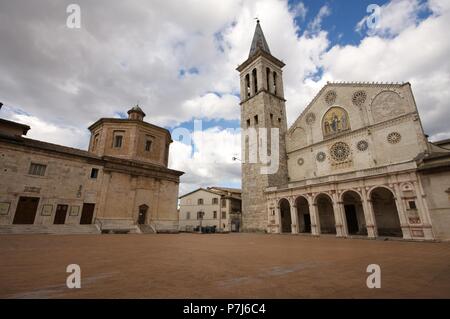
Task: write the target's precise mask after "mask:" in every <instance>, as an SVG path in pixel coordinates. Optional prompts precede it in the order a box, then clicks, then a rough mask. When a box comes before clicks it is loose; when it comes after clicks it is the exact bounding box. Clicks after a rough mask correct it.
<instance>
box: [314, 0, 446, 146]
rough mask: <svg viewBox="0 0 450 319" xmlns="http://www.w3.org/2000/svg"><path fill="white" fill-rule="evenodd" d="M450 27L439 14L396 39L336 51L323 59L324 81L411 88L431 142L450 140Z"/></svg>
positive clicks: (371, 39) (369, 40) (442, 13)
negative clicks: (442, 138)
mask: <svg viewBox="0 0 450 319" xmlns="http://www.w3.org/2000/svg"><path fill="white" fill-rule="evenodd" d="M397 2H398V1H395V3H397ZM388 6H389V4H388ZM391 8H397V9H398V10H401V9H402V8H403V7H402V6H400V5H399V6H397V7H394V6H391ZM416 8H417V9H416V10H421V9H419V8H418V7H416ZM435 8H439V7H438V6H437V5H435ZM391 14H392V15H395V13H391ZM416 14H417V12H416ZM449 25H450V13H449V11H440V12H439V14H435V15H432V16H430V17H429V18H427V19H426V20H424V21H422V22H420V23H419V24H418V25H410V26H409V27H407V28H406V29H404V30H403V31H401V32H400V33H399V34H398V35H397V36H396V37H394V38H383V37H380V36H373V37H366V38H365V39H363V40H362V41H361V43H360V44H359V45H358V46H352V45H347V46H343V47H341V46H335V47H333V48H332V49H331V50H329V52H327V53H326V54H324V55H323V59H322V64H323V66H324V69H325V74H324V76H326V77H328V78H330V79H333V80H346V81H380V82H382V81H389V82H391V81H398V82H403V81H408V82H411V85H412V90H413V93H414V95H415V98H416V103H417V106H418V108H419V111H420V115H421V118H422V122H423V124H424V128H425V131H426V132H427V133H428V134H430V135H431V137H432V138H435V137H434V136H435V135H436V136H437V134H439V136H449V137H450V128H449V126H448V123H449V121H450V115H449V113H448V101H449V98H450V91H449V89H448V88H449V87H450V60H449V59H448V56H449V55H450V43H449V41H448V40H447V38H448V34H447V30H448V27H449Z"/></svg>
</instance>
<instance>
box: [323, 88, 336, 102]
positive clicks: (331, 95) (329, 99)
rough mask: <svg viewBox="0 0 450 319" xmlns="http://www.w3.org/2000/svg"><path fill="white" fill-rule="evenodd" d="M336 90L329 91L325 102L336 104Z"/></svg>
mask: <svg viewBox="0 0 450 319" xmlns="http://www.w3.org/2000/svg"><path fill="white" fill-rule="evenodd" d="M336 96H337V94H336V91H328V92H327V94H326V95H325V102H326V103H327V104H328V105H331V104H334V102H336Z"/></svg>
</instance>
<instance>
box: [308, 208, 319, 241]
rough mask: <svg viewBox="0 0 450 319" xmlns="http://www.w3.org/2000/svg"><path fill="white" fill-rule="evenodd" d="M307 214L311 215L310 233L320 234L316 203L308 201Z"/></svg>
mask: <svg viewBox="0 0 450 319" xmlns="http://www.w3.org/2000/svg"><path fill="white" fill-rule="evenodd" d="M309 214H310V216H311V235H314V236H319V235H320V220H319V213H318V212H317V204H316V203H312V204H311V203H309Z"/></svg>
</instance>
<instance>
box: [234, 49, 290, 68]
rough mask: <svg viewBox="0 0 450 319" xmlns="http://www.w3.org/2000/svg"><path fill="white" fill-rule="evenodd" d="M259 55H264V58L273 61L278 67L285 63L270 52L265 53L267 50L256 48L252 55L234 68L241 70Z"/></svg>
mask: <svg viewBox="0 0 450 319" xmlns="http://www.w3.org/2000/svg"><path fill="white" fill-rule="evenodd" d="M259 57H264V58H266V59H268V60H269V61H271V62H272V63H274V64H275V65H276V66H278V67H279V68H283V67H284V66H285V65H286V64H285V63H284V62H283V61H281V60H278V59H277V58H276V57H274V56H273V55H272V54H270V53H267V52H265V51H263V50H261V49H259V48H258V49H257V50H256V52H255V54H253V55H252V56H250V57H248V58H247V60H245V61H244V62H243V63H242V64H240V65H239V66H238V67H237V68H236V70H237V71H239V72H242V71H243V70H244V69H245V68H246V67H247V66H248V65H249V64H251V63H252V62H253V61H255V60H256V59H257V58H259Z"/></svg>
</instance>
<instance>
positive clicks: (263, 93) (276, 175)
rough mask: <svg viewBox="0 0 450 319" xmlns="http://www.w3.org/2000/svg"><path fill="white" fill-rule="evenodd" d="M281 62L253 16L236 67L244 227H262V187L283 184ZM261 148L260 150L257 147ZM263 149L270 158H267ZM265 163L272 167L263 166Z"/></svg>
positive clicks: (265, 213)
mask: <svg viewBox="0 0 450 319" xmlns="http://www.w3.org/2000/svg"><path fill="white" fill-rule="evenodd" d="M284 65H285V64H284V63H283V62H282V61H280V60H279V59H277V58H276V57H274V56H273V55H272V54H271V52H270V49H269V46H268V44H267V41H266V39H265V37H264V33H263V31H262V29H261V25H260V22H259V20H258V21H257V23H256V29H255V34H254V36H253V40H252V44H251V47H250V53H249V56H248V58H247V60H246V61H245V62H243V63H242V64H241V65H239V66H238V68H237V71H238V72H239V73H240V90H241V94H240V95H241V103H240V104H241V132H242V143H241V145H242V152H241V157H242V227H243V230H244V231H265V230H267V226H268V207H267V202H266V195H265V190H266V188H267V187H272V186H283V185H285V186H287V182H288V174H287V160H286V143H285V135H286V131H287V123H286V107H285V102H286V100H285V99H284V91H283V75H282V68H283V67H284ZM252 132H253V133H254V134H252ZM276 133H278V134H276ZM274 134H275V135H274ZM255 135H256V136H255ZM276 142H278V143H276ZM276 144H278V145H276ZM274 146H276V147H274ZM264 149H265V150H266V151H265V153H264V152H261V150H263V151H264ZM255 152H256V153H257V154H255ZM264 154H267V155H268V158H270V162H269V163H268V161H267V158H265V157H264ZM268 166H271V167H275V169H269V170H267V167H268Z"/></svg>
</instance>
